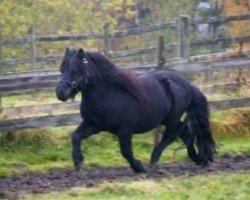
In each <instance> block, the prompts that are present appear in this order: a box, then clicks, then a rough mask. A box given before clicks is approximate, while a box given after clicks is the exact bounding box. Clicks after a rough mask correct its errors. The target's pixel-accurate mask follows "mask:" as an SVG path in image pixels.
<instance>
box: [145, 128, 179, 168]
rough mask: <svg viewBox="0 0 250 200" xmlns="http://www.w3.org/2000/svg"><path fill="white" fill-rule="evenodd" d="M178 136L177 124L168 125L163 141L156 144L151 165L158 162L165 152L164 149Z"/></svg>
mask: <svg viewBox="0 0 250 200" xmlns="http://www.w3.org/2000/svg"><path fill="white" fill-rule="evenodd" d="M177 137H178V131H177V127H176V126H174V127H173V126H172V128H170V127H168V130H167V129H166V130H165V132H164V134H163V136H162V138H161V141H160V142H159V143H158V144H157V145H156V146H155V148H154V150H153V152H152V154H151V159H150V165H151V166H152V167H153V166H155V165H156V164H157V162H158V161H159V159H160V156H161V154H162V152H163V150H164V149H165V148H166V147H167V146H168V145H170V144H171V143H172V142H173V141H175V140H176V138H177Z"/></svg>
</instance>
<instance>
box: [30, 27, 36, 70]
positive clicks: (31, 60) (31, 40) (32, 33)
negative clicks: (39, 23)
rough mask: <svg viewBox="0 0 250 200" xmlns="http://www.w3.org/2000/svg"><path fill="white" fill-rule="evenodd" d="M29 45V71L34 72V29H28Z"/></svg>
mask: <svg viewBox="0 0 250 200" xmlns="http://www.w3.org/2000/svg"><path fill="white" fill-rule="evenodd" d="M28 34H29V44H30V62H31V70H33V71H34V70H36V35H35V29H34V27H33V26H32V27H30V29H29V32H28Z"/></svg>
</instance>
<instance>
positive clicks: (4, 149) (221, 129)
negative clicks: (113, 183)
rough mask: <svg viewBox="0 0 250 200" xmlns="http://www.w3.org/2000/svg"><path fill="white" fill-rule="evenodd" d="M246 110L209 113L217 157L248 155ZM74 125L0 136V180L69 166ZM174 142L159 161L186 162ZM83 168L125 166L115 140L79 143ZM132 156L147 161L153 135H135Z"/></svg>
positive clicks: (249, 131)
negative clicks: (83, 158)
mask: <svg viewBox="0 0 250 200" xmlns="http://www.w3.org/2000/svg"><path fill="white" fill-rule="evenodd" d="M249 113H250V110H249V108H244V109H236V110H229V111H217V112H213V113H212V127H213V133H214V136H215V137H216V142H217V144H218V155H217V156H221V155H223V154H226V153H230V154H240V153H250V142H249V141H250V119H249ZM74 129H75V127H74V126H68V127H58V128H44V129H37V130H23V131H19V132H14V133H11V132H10V133H1V134H0V163H1V165H0V177H4V176H9V175H13V174H22V173H25V172H27V171H39V172H46V171H48V170H49V169H51V168H64V167H72V161H71V142H70V133H71V132H73V130H74ZM181 145H182V144H181V143H180V142H179V141H177V142H175V143H173V144H172V145H170V146H169V147H168V148H167V149H166V150H165V151H164V153H163V155H162V156H161V160H160V162H178V161H185V160H188V157H187V153H186V150H185V149H182V150H178V151H176V149H177V148H178V147H180V146H181ZM82 149H83V151H84V155H85V167H86V168H99V167H114V166H115V167H120V166H128V164H127V162H126V161H125V160H124V159H123V157H122V156H121V154H120V150H119V148H118V141H117V138H116V137H115V136H113V135H111V134H109V133H100V134H98V135H94V136H92V137H90V138H88V139H86V140H84V142H83V144H82ZM133 149H134V153H135V156H136V157H138V158H139V159H141V160H142V161H143V162H144V163H148V162H149V158H150V154H151V152H152V149H153V133H152V132H150V133H146V134H141V135H135V136H134V138H133Z"/></svg>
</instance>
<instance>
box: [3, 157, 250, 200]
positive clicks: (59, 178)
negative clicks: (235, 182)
mask: <svg viewBox="0 0 250 200" xmlns="http://www.w3.org/2000/svg"><path fill="white" fill-rule="evenodd" d="M147 168H148V167H147ZM239 170H250V155H238V156H230V155H224V156H223V157H221V158H219V159H216V160H215V161H214V163H212V164H210V165H209V166H208V167H206V168H202V167H200V166H196V165H195V164H193V163H192V162H183V163H167V164H160V165H159V166H158V167H157V168H155V169H150V168H148V170H147V173H146V174H136V173H134V172H133V171H132V170H131V169H130V168H129V167H124V168H107V169H91V170H85V171H81V172H75V171H73V170H72V169H60V170H58V169H57V170H52V171H50V172H48V173H47V174H37V173H27V174H25V175H19V176H12V177H7V178H0V199H1V198H2V199H6V198H7V199H8V196H12V197H13V195H14V197H15V195H17V194H18V193H20V192H23V191H25V192H31V193H46V192H51V191H59V190H65V189H68V188H71V187H75V186H78V187H94V186H96V185H98V184H100V183H102V182H104V181H108V182H112V181H122V180H138V179H142V178H147V179H162V178H171V177H178V176H183V175H185V176H193V175H197V174H206V173H216V172H222V171H223V172H234V171H239Z"/></svg>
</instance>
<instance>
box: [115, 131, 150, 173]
mask: <svg viewBox="0 0 250 200" xmlns="http://www.w3.org/2000/svg"><path fill="white" fill-rule="evenodd" d="M118 138H119V145H120V150H121V154H122V156H123V157H124V158H125V159H126V160H127V161H128V162H129V164H130V166H131V168H132V169H133V170H134V171H135V172H146V170H145V168H144V167H143V164H142V162H141V161H140V160H137V159H135V157H134V155H133V150H132V133H131V132H130V131H128V130H121V131H120V132H119V133H118Z"/></svg>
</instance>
